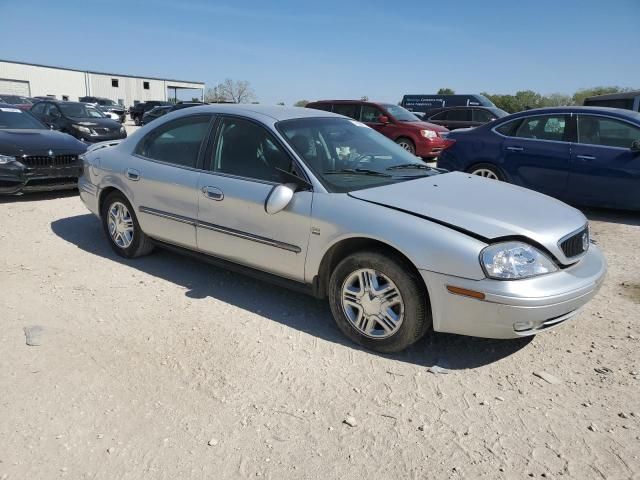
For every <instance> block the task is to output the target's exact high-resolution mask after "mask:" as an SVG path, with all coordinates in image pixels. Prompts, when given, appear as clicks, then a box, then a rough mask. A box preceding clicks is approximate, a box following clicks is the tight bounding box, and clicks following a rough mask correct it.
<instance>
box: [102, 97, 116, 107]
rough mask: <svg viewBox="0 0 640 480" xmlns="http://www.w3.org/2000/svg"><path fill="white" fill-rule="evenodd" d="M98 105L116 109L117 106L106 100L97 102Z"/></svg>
mask: <svg viewBox="0 0 640 480" xmlns="http://www.w3.org/2000/svg"><path fill="white" fill-rule="evenodd" d="M98 104H99V105H102V106H103V107H118V106H119V105H118V104H117V103H116V102H114V101H113V100H110V99H108V98H105V99H104V100H98Z"/></svg>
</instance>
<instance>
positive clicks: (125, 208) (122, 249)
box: [100, 191, 153, 258]
mask: <svg viewBox="0 0 640 480" xmlns="http://www.w3.org/2000/svg"><path fill="white" fill-rule="evenodd" d="M100 217H101V219H102V226H103V228H104V232H105V234H106V235H107V240H108V241H109V244H110V245H111V248H113V251H114V252H116V253H117V254H118V255H120V256H121V257H125V258H136V257H141V256H143V255H147V254H149V253H151V251H152V250H153V243H152V242H151V239H150V238H149V237H147V236H146V235H145V233H144V232H143V231H142V229H141V228H140V224H139V223H138V218H137V217H136V214H135V211H134V209H133V207H132V206H131V204H130V203H129V200H127V198H126V197H125V196H124V195H123V194H122V193H121V192H119V191H115V192H111V193H110V194H109V195H107V198H105V200H104V203H103V204H102V210H101V212H100Z"/></svg>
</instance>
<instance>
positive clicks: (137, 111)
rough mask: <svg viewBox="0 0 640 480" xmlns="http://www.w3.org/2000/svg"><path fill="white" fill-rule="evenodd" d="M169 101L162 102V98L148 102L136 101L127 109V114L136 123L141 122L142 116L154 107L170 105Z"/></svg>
mask: <svg viewBox="0 0 640 480" xmlns="http://www.w3.org/2000/svg"><path fill="white" fill-rule="evenodd" d="M171 105H173V103H171V102H163V101H162V100H149V101H148V102H140V103H136V104H135V105H134V106H132V107H131V108H130V109H129V116H130V117H131V120H133V122H134V123H135V124H136V125H141V124H142V116H143V115H144V114H145V113H146V112H148V111H149V110H151V109H152V108H155V107H162V106H171Z"/></svg>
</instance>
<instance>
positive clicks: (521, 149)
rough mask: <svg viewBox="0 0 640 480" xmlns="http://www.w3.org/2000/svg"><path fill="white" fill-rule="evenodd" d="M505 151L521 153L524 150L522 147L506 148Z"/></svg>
mask: <svg viewBox="0 0 640 480" xmlns="http://www.w3.org/2000/svg"><path fill="white" fill-rule="evenodd" d="M507 150H509V151H510V152H522V151H523V150H524V148H522V147H507Z"/></svg>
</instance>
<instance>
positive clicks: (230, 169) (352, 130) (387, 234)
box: [79, 105, 606, 352]
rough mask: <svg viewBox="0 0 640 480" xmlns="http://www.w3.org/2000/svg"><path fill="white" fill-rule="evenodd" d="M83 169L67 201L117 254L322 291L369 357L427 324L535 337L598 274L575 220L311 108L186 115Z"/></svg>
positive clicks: (585, 233) (401, 344)
mask: <svg viewBox="0 0 640 480" xmlns="http://www.w3.org/2000/svg"><path fill="white" fill-rule="evenodd" d="M84 162H85V165H84V175H83V177H82V178H81V179H80V182H79V188H80V195H81V197H82V200H83V201H84V203H85V204H86V206H87V207H88V208H89V210H91V211H92V212H93V213H94V214H95V215H97V216H98V217H99V218H100V219H101V221H102V223H103V225H104V230H105V233H106V236H107V238H108V240H109V242H110V244H111V246H112V247H113V249H114V250H115V251H116V252H117V253H118V254H120V255H122V256H123V257H128V258H132V257H138V256H141V255H145V254H148V253H150V252H151V251H152V249H153V248H154V246H157V245H159V246H163V247H166V248H171V249H178V250H181V251H186V252H190V253H191V254H193V255H196V256H199V257H202V258H203V259H205V260H208V261H211V262H214V263H218V264H220V265H223V266H226V267H229V268H233V269H236V270H241V271H243V272H246V273H250V274H253V275H256V276H258V277H262V278H268V279H272V280H276V281H278V282H279V283H281V284H284V285H287V286H291V287H294V288H298V289H303V290H306V291H309V292H311V293H313V294H314V295H315V296H317V297H320V298H325V297H328V299H329V302H330V305H331V310H332V312H333V316H334V318H335V320H336V322H337V324H338V326H339V327H340V329H341V330H342V331H343V332H344V334H345V335H347V336H348V337H349V338H351V339H352V340H354V341H355V342H357V343H359V344H361V345H363V346H365V347H367V348H370V349H373V350H376V351H380V352H393V351H398V350H402V349H404V348H406V347H407V346H408V345H410V344H412V343H414V342H416V341H417V340H418V339H420V338H421V337H422V336H423V335H424V334H425V333H426V332H427V331H428V330H429V329H430V328H433V330H435V331H439V332H452V333H458V334H464V335H474V336H480V337H490V338H515V337H521V336H526V335H533V334H536V333H539V332H542V331H545V330H548V329H550V328H553V327H555V326H558V325H560V324H561V323H563V322H564V321H566V320H567V319H569V318H571V317H572V316H573V315H575V314H576V313H577V312H578V311H579V309H580V308H581V307H582V306H583V305H585V303H587V302H588V301H589V299H591V298H592V297H593V296H594V295H595V294H596V292H597V291H598V289H599V287H600V285H601V283H602V281H603V279H604V276H605V272H606V262H605V259H604V257H603V255H602V253H601V252H600V250H599V249H598V248H597V247H596V246H595V245H593V244H592V243H591V242H590V240H589V229H588V224H587V220H586V218H585V217H584V215H583V214H582V213H580V212H579V211H578V210H575V209H574V208H571V207H569V206H567V205H565V204H563V203H561V202H559V201H557V200H554V199H552V198H550V197H547V196H544V195H541V194H538V193H535V192H532V191H529V190H526V189H523V188H520V187H516V186H513V185H509V184H506V183H502V182H495V181H491V180H487V179H484V178H480V177H478V176H475V175H468V174H464V173H459V172H456V173H446V172H444V171H441V170H438V169H433V168H430V167H428V166H426V165H425V164H424V163H422V162H421V161H420V160H419V159H418V158H416V157H414V156H412V155H411V154H409V153H408V152H406V151H405V150H403V149H402V148H400V147H398V146H397V145H396V144H395V143H394V142H393V141H391V140H389V139H387V138H386V137H384V136H382V135H380V134H379V133H377V132H375V131H374V130H372V129H370V128H369V127H367V126H365V125H364V124H362V123H359V122H357V121H355V120H352V119H349V118H346V117H342V116H340V115H335V114H332V113H327V112H323V111H319V110H312V109H304V108H285V107H280V106H276V107H265V106H257V105H251V106H240V105H210V106H202V107H193V108H189V109H185V110H182V111H178V112H173V113H170V114H168V115H166V116H164V117H162V118H160V119H158V120H156V121H155V122H153V123H152V124H150V125H148V126H145V127H143V128H141V129H140V130H138V131H137V132H135V133H134V134H132V135H131V136H130V137H129V138H127V139H125V140H123V141H122V142H120V143H119V144H117V145H113V146H105V147H103V148H96V149H93V150H91V151H89V152H87V153H86V154H85V156H84Z"/></svg>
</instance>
